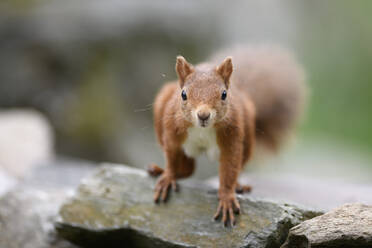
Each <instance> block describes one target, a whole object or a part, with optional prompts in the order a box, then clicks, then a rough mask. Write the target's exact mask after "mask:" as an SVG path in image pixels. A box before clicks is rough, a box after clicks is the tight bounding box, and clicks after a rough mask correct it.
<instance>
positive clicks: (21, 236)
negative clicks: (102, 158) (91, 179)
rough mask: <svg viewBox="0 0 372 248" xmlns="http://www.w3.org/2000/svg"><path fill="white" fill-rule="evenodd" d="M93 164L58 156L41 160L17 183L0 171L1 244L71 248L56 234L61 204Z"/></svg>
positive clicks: (14, 247) (5, 246) (5, 247)
mask: <svg viewBox="0 0 372 248" xmlns="http://www.w3.org/2000/svg"><path fill="white" fill-rule="evenodd" d="M95 165H96V164H95V163H91V162H86V161H81V160H67V159H59V160H57V161H54V162H45V163H41V164H40V165H38V166H35V167H34V168H33V169H32V171H31V172H30V173H29V174H28V175H27V176H26V177H25V178H24V179H22V180H20V182H18V181H17V182H14V183H9V182H7V181H6V180H5V181H3V179H8V177H4V178H2V176H1V171H0V186H1V187H2V188H1V189H0V195H3V197H2V198H1V199H0V247H1V248H73V247H75V246H74V245H72V244H71V243H70V242H68V241H65V240H62V239H59V238H58V237H57V236H56V235H55V230H54V226H53V223H54V221H55V217H56V215H57V213H58V210H59V208H60V205H61V203H62V202H63V201H64V200H65V198H66V197H67V196H68V195H69V194H71V193H72V192H73V190H72V189H73V188H74V187H76V186H77V185H78V184H79V181H80V179H81V178H82V177H83V176H85V175H86V174H87V173H88V172H89V171H91V170H93V169H94V166H95Z"/></svg>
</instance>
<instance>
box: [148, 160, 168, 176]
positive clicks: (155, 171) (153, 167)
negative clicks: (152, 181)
mask: <svg viewBox="0 0 372 248" xmlns="http://www.w3.org/2000/svg"><path fill="white" fill-rule="evenodd" d="M163 172H164V169H163V168H160V167H159V166H158V165H157V164H154V163H152V164H149V166H148V167H147V173H148V174H149V175H150V176H152V177H158V176H160V175H161V174H163Z"/></svg>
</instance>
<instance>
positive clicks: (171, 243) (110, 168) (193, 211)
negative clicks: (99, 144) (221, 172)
mask: <svg viewBox="0 0 372 248" xmlns="http://www.w3.org/2000/svg"><path fill="white" fill-rule="evenodd" d="M154 183H155V180H154V179H151V178H149V177H148V176H147V174H146V172H145V171H143V170H139V169H133V168H129V167H126V166H118V165H108V164H107V165H105V166H103V167H101V168H100V169H98V170H97V172H95V173H94V174H93V175H92V176H90V177H87V178H86V179H84V180H83V183H82V184H81V185H80V187H79V188H78V190H77V192H76V194H75V195H74V196H73V197H71V198H70V199H69V200H68V201H67V202H66V203H65V204H64V205H63V206H62V207H61V209H60V213H59V218H58V220H57V222H56V229H57V231H58V233H59V235H60V236H61V237H64V238H65V239H67V240H70V241H72V242H74V243H76V244H78V245H81V246H84V247H100V246H103V245H104V246H105V247H108V246H109V247H123V245H124V244H125V245H127V246H129V245H132V246H135V247H155V246H159V247H255V248H260V247H279V246H280V245H281V244H282V243H283V242H284V241H285V238H286V237H287V234H288V230H289V229H290V228H291V227H293V226H295V225H297V224H299V223H300V222H301V221H303V220H306V219H309V218H312V217H314V216H316V215H319V213H318V212H316V211H311V210H304V209H302V208H299V207H296V206H293V205H288V204H279V203H275V202H269V201H263V200H257V199H254V198H251V197H247V196H244V197H239V201H240V204H241V207H242V211H243V213H242V214H241V215H240V216H238V218H237V225H236V227H234V228H224V227H223V225H222V224H221V223H220V222H214V221H213V220H212V216H213V214H214V212H215V211H216V208H217V203H218V200H217V195H216V192H215V191H213V190H212V192H211V191H210V190H211V189H210V188H208V187H206V186H203V185H198V184H197V183H195V182H194V183H193V182H190V181H189V182H188V183H187V182H181V192H179V193H173V194H172V196H171V198H170V200H169V201H168V202H167V204H160V205H156V204H154V203H153V187H154Z"/></svg>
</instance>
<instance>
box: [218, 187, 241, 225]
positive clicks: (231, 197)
mask: <svg viewBox="0 0 372 248" xmlns="http://www.w3.org/2000/svg"><path fill="white" fill-rule="evenodd" d="M219 197H220V203H219V204H218V208H217V212H216V214H215V215H214V219H215V220H217V219H218V218H219V217H220V216H221V214H222V222H223V223H224V225H225V226H227V223H228V220H230V225H231V226H234V225H235V217H234V213H235V214H240V205H239V202H238V200H237V199H236V197H235V194H234V193H230V194H224V195H220V196H219Z"/></svg>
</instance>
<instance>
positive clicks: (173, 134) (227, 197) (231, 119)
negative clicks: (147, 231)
mask: <svg viewBox="0 0 372 248" xmlns="http://www.w3.org/2000/svg"><path fill="white" fill-rule="evenodd" d="M228 53H229V54H228V55H233V57H232V58H231V57H227V58H226V59H225V60H224V61H223V62H222V63H221V64H218V63H216V62H217V61H222V57H221V56H220V55H217V56H216V57H215V58H214V59H212V61H213V62H212V63H203V64H199V65H196V66H193V65H191V64H189V63H188V62H187V61H186V60H185V59H184V58H183V57H182V56H179V57H177V63H176V72H177V75H178V77H179V79H178V82H171V83H168V84H166V85H165V86H164V87H163V88H162V89H161V91H160V92H159V94H158V96H157V97H156V99H155V104H154V122H155V130H156V134H157V138H158V141H159V143H160V145H161V147H162V149H163V150H164V153H165V157H166V166H165V170H164V172H163V173H162V175H161V177H160V178H159V180H158V182H157V184H156V187H155V195H154V199H155V200H156V201H158V200H159V199H162V200H166V198H167V195H168V190H169V188H170V187H173V188H176V180H177V179H179V178H185V177H188V176H190V175H191V174H192V173H193V171H194V168H195V160H194V158H193V157H190V156H191V155H190V154H187V150H185V149H184V147H183V145H185V142H186V141H187V140H188V139H189V138H190V137H189V136H190V134H189V130H191V129H190V128H196V130H197V131H198V132H201V133H203V132H209V133H210V132H211V131H210V130H212V133H213V132H214V133H215V135H216V143H217V145H218V149H219V162H220V166H219V178H220V188H219V199H220V204H219V207H218V210H217V213H216V215H215V217H216V218H217V217H219V216H220V214H222V218H223V222H224V223H225V224H226V223H227V220H228V219H229V220H230V222H231V224H234V214H233V210H235V211H238V212H239V210H240V206H239V203H238V201H237V199H236V197H235V189H238V188H239V189H242V188H244V189H247V190H248V189H249V187H242V186H240V185H238V182H237V179H238V175H239V173H240V172H241V170H242V168H243V166H244V165H245V164H246V163H247V161H248V160H249V159H250V157H251V156H252V153H253V149H254V146H255V143H256V140H257V141H258V142H262V143H264V144H266V145H267V146H268V147H270V148H272V149H277V148H278V146H279V144H280V140H282V138H283V137H284V135H285V134H286V133H288V132H289V131H290V130H291V129H292V128H293V127H294V126H295V123H296V121H297V119H298V115H299V113H300V112H301V109H302V103H303V98H304V85H303V75H302V71H301V69H300V67H299V66H298V65H297V64H296V63H295V62H294V60H293V59H292V58H291V57H290V56H289V55H288V54H287V53H285V52H283V51H280V50H278V49H270V48H264V47H258V48H249V47H244V48H239V49H235V50H232V51H229V52H228ZM225 93H226V94H227V97H226V99H224V98H223V96H222V95H223V94H225ZM184 98H185V99H184ZM204 130H205V131H204ZM207 130H209V131H207ZM209 133H208V135H209ZM211 137H214V136H211ZM197 138H198V137H197ZM208 144H209V143H208ZM201 148H203V147H201ZM204 148H205V149H207V148H208V147H204ZM196 149H199V147H198V146H196ZM197 151H198V150H197ZM155 169H156V168H155ZM155 171H156V172H158V174H160V173H159V170H155Z"/></svg>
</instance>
